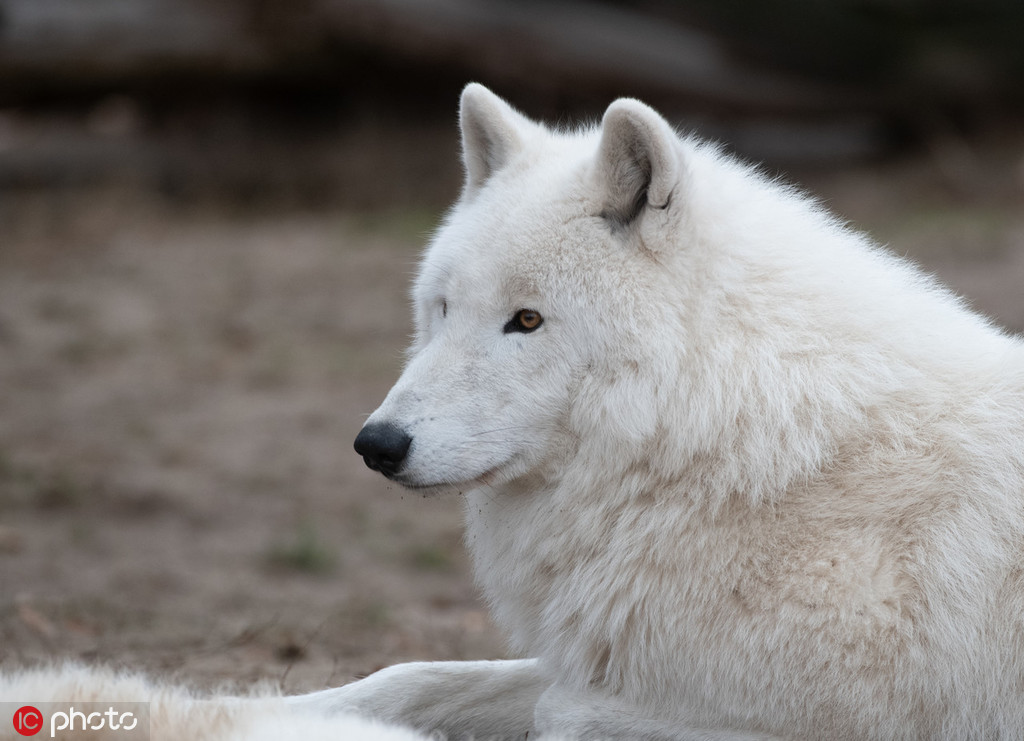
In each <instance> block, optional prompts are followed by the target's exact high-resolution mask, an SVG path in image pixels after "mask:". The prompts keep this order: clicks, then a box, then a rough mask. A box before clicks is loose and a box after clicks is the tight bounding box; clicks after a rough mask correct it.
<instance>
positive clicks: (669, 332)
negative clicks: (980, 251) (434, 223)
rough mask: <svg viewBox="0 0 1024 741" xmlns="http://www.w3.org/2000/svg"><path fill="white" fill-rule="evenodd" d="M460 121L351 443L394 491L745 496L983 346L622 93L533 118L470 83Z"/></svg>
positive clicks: (803, 205)
mask: <svg viewBox="0 0 1024 741" xmlns="http://www.w3.org/2000/svg"><path fill="white" fill-rule="evenodd" d="M461 125H462V142H463V159H464V164H465V170H466V180H465V185H464V188H463V191H462V194H461V197H460V198H459V201H458V202H457V203H456V204H455V206H454V207H453V208H452V210H451V212H450V213H449V214H448V217H447V218H446V220H445V222H444V224H443V225H442V227H441V229H440V230H439V231H438V233H437V235H436V237H435V238H434V240H433V242H432V243H431V245H430V247H429V248H428V250H427V251H426V254H425V257H424V259H423V262H422V265H421V267H420V272H419V276H418V277H417V279H416V282H415V286H414V289H413V303H414V311H415V320H416V336H415V340H414V342H413V344H412V347H411V349H410V352H409V359H408V364H407V366H406V368H405V371H404V373H403V374H402V376H401V378H400V379H399V380H398V382H397V383H396V384H395V386H394V388H393V389H392V390H391V392H390V393H389V394H388V396H387V398H386V399H385V400H384V402H383V404H381V406H380V408H379V409H377V411H375V412H374V413H373V414H372V415H371V416H370V418H369V420H368V421H367V423H366V425H365V427H364V428H363V430H362V431H361V432H360V434H359V436H358V438H357V439H356V450H357V451H358V452H359V453H360V454H362V455H363V456H364V458H365V459H366V462H367V464H368V465H369V466H370V467H371V468H374V469H376V470H379V471H381V472H382V473H384V474H385V475H386V476H388V477H389V478H391V479H393V480H394V481H397V482H399V483H401V484H403V485H405V486H409V487H418V488H423V489H428V490H429V489H434V488H437V487H448V488H459V489H473V488H477V487H480V486H483V485H491V486H493V487H502V488H503V489H506V490H509V491H513V492H514V491H517V490H519V489H528V490H532V491H539V490H541V489H543V488H545V486H548V485H555V486H561V487H562V489H563V490H564V489H566V487H569V488H572V489H573V490H575V491H580V492H582V491H586V490H593V491H602V492H608V491H611V490H615V491H618V492H620V493H623V492H624V493H625V495H626V496H630V495H631V494H632V495H636V494H637V493H639V492H642V491H646V492H648V493H650V492H658V493H659V494H661V495H664V494H665V493H666V492H670V491H674V492H680V491H683V492H686V493H687V494H688V495H693V496H694V497H695V498H697V499H701V500H707V501H712V502H718V503H720V502H722V501H725V500H726V499H727V498H729V497H733V496H739V497H741V498H742V499H743V500H745V501H748V502H757V501H762V500H764V499H765V498H766V497H767V498H770V497H773V496H778V495H780V494H781V493H782V492H783V491H785V490H786V489H787V487H789V486H791V485H792V484H793V482H795V481H799V480H801V479H804V478H806V477H807V476H808V475H811V474H812V473H813V472H814V471H815V470H818V469H820V468H821V467H822V466H824V465H826V463H827V461H828V460H829V459H830V456H833V455H834V454H835V451H836V450H837V449H838V448H839V446H841V445H842V444H843V440H851V439H857V437H858V435H861V434H862V433H863V432H864V430H865V429H867V428H866V427H865V426H866V425H868V426H869V425H871V424H874V425H875V427H878V426H879V422H878V420H877V419H876V420H875V421H874V422H871V419H872V414H876V412H873V411H872V410H877V409H894V408H896V406H897V405H892V404H889V403H887V402H886V401H885V400H886V399H892V398H893V397H894V396H897V397H899V396H902V397H907V394H908V393H909V390H910V389H914V388H917V387H918V386H919V384H920V379H921V378H925V377H927V378H929V379H934V378H941V377H942V376H943V374H946V375H948V374H949V373H951V372H953V371H954V370H955V369H956V368H957V367H960V366H959V365H958V363H960V362H961V356H963V355H964V354H972V353H973V354H974V355H977V356H982V355H984V354H986V353H991V352H992V351H993V350H992V347H991V343H992V342H994V341H996V340H993V338H994V337H995V336H996V335H995V334H993V332H991V331H990V330H989V329H987V328H986V325H985V323H984V321H983V320H981V319H979V318H978V317H977V316H975V315H973V314H970V313H969V312H965V311H964V310H963V309H962V307H961V306H960V305H959V303H958V302H957V300H956V299H955V298H954V297H952V296H951V295H950V294H948V293H947V292H946V291H944V290H942V289H940V288H938V287H937V286H936V284H935V283H934V282H933V281H931V280H929V279H927V278H925V277H924V276H922V275H921V274H920V273H919V272H918V271H916V270H915V269H914V268H913V267H912V266H910V265H908V264H907V263H905V262H903V261H901V260H898V259H895V258H893V257H892V256H890V255H888V254H886V253H884V252H882V251H880V250H878V249H877V248H876V247H874V246H873V245H872V244H871V243H870V242H869V241H868V240H866V239H865V238H864V237H862V236H860V235H858V234H856V233H854V232H851V231H850V230H849V229H847V228H846V227H845V226H843V225H842V224H840V223H838V222H837V221H836V220H835V219H833V218H832V217H831V216H830V215H828V214H827V213H826V212H825V211H823V210H822V209H821V208H819V207H818V206H817V204H815V203H814V202H812V201H811V200H809V199H807V198H805V197H803V196H801V195H799V194H796V193H795V192H794V191H793V190H792V189H790V188H787V187H785V186H781V185H778V184H776V183H773V182H770V181H768V180H767V179H765V178H764V177H762V176H761V175H760V174H758V173H757V172H756V171H755V170H753V169H751V168H749V167H747V166H744V165H742V164H739V163H737V162H736V161H734V160H732V159H730V158H728V157H726V156H723V155H722V154H720V153H719V152H718V151H717V149H716V148H715V147H713V146H709V145H707V144H703V143H700V142H697V141H695V140H692V139H687V138H680V137H677V136H676V134H675V133H674V132H673V130H672V129H671V127H670V126H669V125H668V124H667V123H666V121H665V120H664V119H663V118H662V117H661V116H660V115H658V114H657V113H656V112H655V111H653V110H652V109H650V108H648V107H647V106H645V105H644V104H642V103H640V102H638V101H635V100H619V101H616V102H614V103H612V104H611V106H609V108H608V110H607V111H606V113H605V115H604V118H603V120H602V121H601V123H600V125H599V126H596V127H592V128H589V129H584V130H580V131H552V130H551V129H548V128H546V127H544V126H541V125H539V124H537V123H534V122H532V121H530V120H528V119H527V118H525V117H524V116H522V115H521V114H519V113H517V112H516V111H514V110H513V109H512V108H511V107H510V106H509V105H508V104H506V103H505V102H504V101H502V100H501V99H499V98H497V97H496V96H495V95H493V94H492V93H491V92H489V91H488V90H486V89H485V88H483V87H481V86H479V85H469V86H468V87H467V88H466V89H465V91H464V93H463V96H462V108H461ZM911 315H914V316H918V317H919V321H908V320H907V317H908V316H911ZM953 336H956V337H957V338H958V339H957V341H956V342H951V341H950V339H949V338H950V337H953ZM968 348H972V349H970V350H968ZM916 385H917V386H916ZM918 391H921V392H922V393H923V391H924V390H923V389H920V388H918ZM893 414H894V415H895V416H894V418H893V420H890V421H889V422H885V423H884V425H883V426H885V425H889V424H891V425H895V426H898V425H899V424H901V423H900V422H899V415H898V414H896V413H895V412H893ZM586 472H598V473H595V474H593V475H591V474H587V473H586ZM597 475H600V476H603V477H604V480H603V481H601V482H598V481H597V480H596V479H595V478H594V476H597ZM587 476H590V478H589V479H588V478H587ZM567 477H568V478H567ZM559 479H561V480H563V483H561V484H560V483H559ZM514 481H519V482H521V483H522V484H523V486H518V484H517V485H515V486H511V488H509V486H507V485H510V484H511V483H512V482H514Z"/></svg>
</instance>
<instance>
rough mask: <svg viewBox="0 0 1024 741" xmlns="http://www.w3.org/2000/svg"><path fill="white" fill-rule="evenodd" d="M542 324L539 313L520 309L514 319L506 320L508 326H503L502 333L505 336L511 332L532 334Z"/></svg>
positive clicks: (542, 319) (542, 318)
mask: <svg viewBox="0 0 1024 741" xmlns="http://www.w3.org/2000/svg"><path fill="white" fill-rule="evenodd" d="M543 323H544V317H542V316H541V315H540V313H539V312H536V311H534V310H533V309H520V310H519V311H517V312H516V315H515V316H514V317H512V318H511V319H509V320H508V324H506V325H505V328H504V330H503V331H504V332H505V334H509V333H511V332H523V333H526V332H532V331H533V330H535V329H537V327H539V326H540V325H541V324H543Z"/></svg>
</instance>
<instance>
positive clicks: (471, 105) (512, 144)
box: [459, 82, 532, 193]
mask: <svg viewBox="0 0 1024 741" xmlns="http://www.w3.org/2000/svg"><path fill="white" fill-rule="evenodd" d="M459 122H460V125H461V127H462V161H463V164H464V165H465V166H466V189H465V192H466V193H472V192H474V191H476V190H477V189H479V188H480V187H481V186H482V185H483V184H484V183H485V182H486V181H487V179H488V178H489V177H491V175H493V174H494V173H495V172H497V171H498V170H500V169H501V168H502V167H504V166H505V164H507V163H508V161H509V159H511V157H512V155H513V154H515V152H516V151H518V150H519V149H520V147H522V136H521V132H522V130H523V128H524V127H526V126H530V125H532V124H531V122H530V121H528V120H527V119H526V118H525V117H524V116H522V115H521V114H519V113H517V112H516V111H514V110H513V109H512V107H511V106H510V105H509V104H508V103H506V102H505V101H504V100H502V99H501V98H499V97H498V96H497V95H495V94H494V93H492V92H491V91H490V90H488V89H487V88H485V87H484V86H483V85H481V84H479V83H476V82H471V83H469V84H468V85H466V87H465V89H464V90H463V91H462V102H461V104H460V106H459Z"/></svg>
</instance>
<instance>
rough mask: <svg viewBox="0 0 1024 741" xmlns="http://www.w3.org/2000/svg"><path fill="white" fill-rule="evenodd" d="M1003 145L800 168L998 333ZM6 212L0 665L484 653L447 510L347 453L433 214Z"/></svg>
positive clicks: (315, 663)
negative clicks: (830, 168) (840, 168)
mask: <svg viewBox="0 0 1024 741" xmlns="http://www.w3.org/2000/svg"><path fill="white" fill-rule="evenodd" d="M1020 144H1021V143H1020V142H1019V141H1015V142H1003V143H1001V144H998V145H993V146H991V147H988V148H986V149H985V150H984V151H975V152H970V153H969V157H968V158H967V159H966V160H957V159H956V158H957V157H958V156H960V154H963V153H959V154H958V153H957V152H956V151H954V152H953V153H952V154H950V153H948V152H937V153H935V155H934V156H923V157H919V158H916V159H915V160H913V161H908V162H901V163H890V164H887V165H874V166H864V167H861V168H857V169H852V170H846V171H844V172H840V173H822V172H818V173H815V174H811V175H805V176H803V177H802V178H800V179H801V180H802V181H803V182H804V183H806V184H807V185H808V186H809V187H811V188H812V189H813V190H814V191H815V192H817V193H818V194H820V195H821V196H822V197H823V198H824V199H825V200H826V201H827V203H828V204H829V205H830V206H831V207H832V208H833V209H835V210H836V211H838V212H839V213H840V214H842V215H844V216H845V217H847V218H849V219H850V220H851V221H853V222H854V223H856V224H857V225H858V226H861V227H864V228H867V229H868V230H869V231H871V232H872V233H873V234H875V235H876V236H877V237H878V238H879V239H880V240H881V241H883V242H887V243H889V244H890V245H891V246H892V247H893V249H895V250H896V251H898V252H900V253H904V254H908V255H910V256H911V257H913V258H914V259H917V260H919V261H920V262H922V263H923V264H925V265H926V266H927V267H928V268H929V269H931V270H934V271H937V272H938V273H939V274H940V275H941V276H942V277H943V278H944V279H946V280H947V281H949V282H950V283H951V284H952V285H953V286H954V287H955V288H956V289H957V290H959V291H961V292H962V293H964V294H965V295H966V296H967V297H968V298H969V299H970V300H971V301H972V302H973V304H974V305H975V306H976V307H978V308H979V309H980V310H982V311H984V312H986V313H988V314H990V315H992V316H993V317H995V318H996V319H997V321H999V322H1000V323H1001V324H1003V325H1004V326H1007V327H1009V328H1011V329H1012V330H1014V331H1020V330H1022V329H1024V290H1022V286H1024V208H1022V206H1024V148H1022V147H1021V146H1020ZM951 157H952V160H951V159H950V158H951ZM4 198H5V199H6V202H5V203H4V204H3V210H2V212H0V213H2V218H3V220H2V222H0V228H2V230H0V667H2V668H11V667H14V666H20V665H25V664H30V663H33V662H37V661H40V660H49V659H56V658H65V657H68V658H73V659H79V660H84V661H89V662H106V663H112V664H115V665H119V666H131V667H139V668H143V669H146V670H149V671H152V672H153V673H156V674H159V675H162V676H169V677H172V678H175V679H178V680H183V681H188V682H191V683H193V684H196V685H199V686H208V685H211V684H215V683H220V682H223V681H228V682H233V683H238V684H240V685H246V684H249V683H251V682H253V681H256V680H264V681H269V682H270V683H272V684H274V685H278V686H280V687H281V688H283V689H284V690H286V691H289V692H293V691H303V690H311V689H319V688H323V687H326V686H331V685H337V684H341V683H344V682H347V681H349V680H351V679H352V678H353V677H357V676H360V675H365V674H367V673H369V672H371V671H373V670H375V669H377V668H379V667H381V666H383V665H386V664H390V663H393V662H397V661H405V660H413V659H463V658H496V657H502V656H504V655H505V653H506V650H505V648H504V644H503V642H502V639H501V637H500V636H499V635H498V633H497V631H496V630H495V628H494V627H493V626H492V624H491V623H490V621H489V618H488V616H487V613H486V608H485V606H484V605H483V604H482V603H481V602H480V600H479V598H478V595H477V592H476V591H475V589H474V587H473V585H472V582H471V578H470V575H469V567H468V563H467V559H466V556H465V554H464V552H463V549H462V546H461V542H460V539H461V513H460V502H459V501H458V499H457V497H449V498H439V499H421V498H420V497H418V496H417V495H415V494H410V493H408V492H405V491H403V490H401V489H400V488H397V487H395V486H392V485H389V484H388V483H387V482H386V481H385V480H383V479H382V478H381V477H379V476H378V475H376V474H373V473H372V472H371V471H369V470H368V469H366V468H365V467H364V466H363V463H362V461H361V460H360V459H359V457H358V456H356V455H355V454H354V453H353V452H352V449H351V442H352V439H353V438H354V436H355V434H356V432H357V431H358V429H359V427H360V424H361V422H362V420H363V419H364V418H365V416H366V415H367V414H368V413H369V412H370V411H372V410H373V409H374V407H375V406H376V404H377V403H378V401H379V400H380V399H381V398H382V397H383V395H384V394H385V392H386V391H387V389H388V387H389V386H390V384H391V383H392V382H393V380H394V379H395V378H396V377H397V375H398V373H399V370H400V367H401V360H402V356H401V351H402V348H403V346H404V344H405V342H406V338H407V335H408V332H409V324H408V318H407V314H408V312H407V302H406V290H407V286H408V282H409V279H410V276H411V274H412V272H413V270H414V267H415V260H416V257H417V254H418V252H419V250H420V247H421V245H422V243H423V241H424V239H425V236H426V235H427V234H428V233H429V231H430V229H431V228H432V227H433V226H434V224H435V223H436V220H437V215H436V214H434V213H432V212H430V211H423V212H418V211H415V210H409V209H406V210H404V211H402V212H386V211H385V212H382V213H379V214H375V215H370V216H367V215H360V214H354V213H347V212H344V211H337V212H335V211H331V210H321V211H316V212H313V211H303V210H296V209H288V210H278V211H273V210H271V211H268V212H265V213H262V214H254V213H252V212H246V213H233V212H232V211H231V210H230V209H224V208H220V207H216V208H215V207H212V206H196V205H191V206H188V207H180V206H171V205H168V204H166V203H164V202H161V201H160V200H159V199H157V198H154V197H151V196H147V195H146V194H144V193H139V192H134V191H132V190H131V189H129V188H119V187H110V188H100V189H90V190H88V191H82V190H76V191H69V192H53V191H46V192H27V193H7V194H5V196H4Z"/></svg>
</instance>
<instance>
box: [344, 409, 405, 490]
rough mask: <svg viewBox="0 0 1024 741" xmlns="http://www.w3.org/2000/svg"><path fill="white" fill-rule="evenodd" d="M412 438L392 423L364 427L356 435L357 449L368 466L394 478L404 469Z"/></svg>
mask: <svg viewBox="0 0 1024 741" xmlns="http://www.w3.org/2000/svg"><path fill="white" fill-rule="evenodd" d="M411 443H412V438H411V437H409V436H408V435H406V434H405V432H403V431H402V430H401V428H399V427H397V426H396V425H393V424H391V423H390V422H377V423H374V424H369V425H366V426H365V427H363V429H361V430H360V431H359V434H358V435H356V442H355V449H356V452H357V453H359V455H361V456H363V460H364V461H366V465H367V466H369V467H370V468H372V469H373V470H374V471H380V472H381V473H382V474H384V475H385V476H388V477H390V476H394V475H395V474H396V473H398V469H399V468H401V467H402V461H404V460H405V454H406V453H408V452H409V445H410V444H411Z"/></svg>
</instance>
